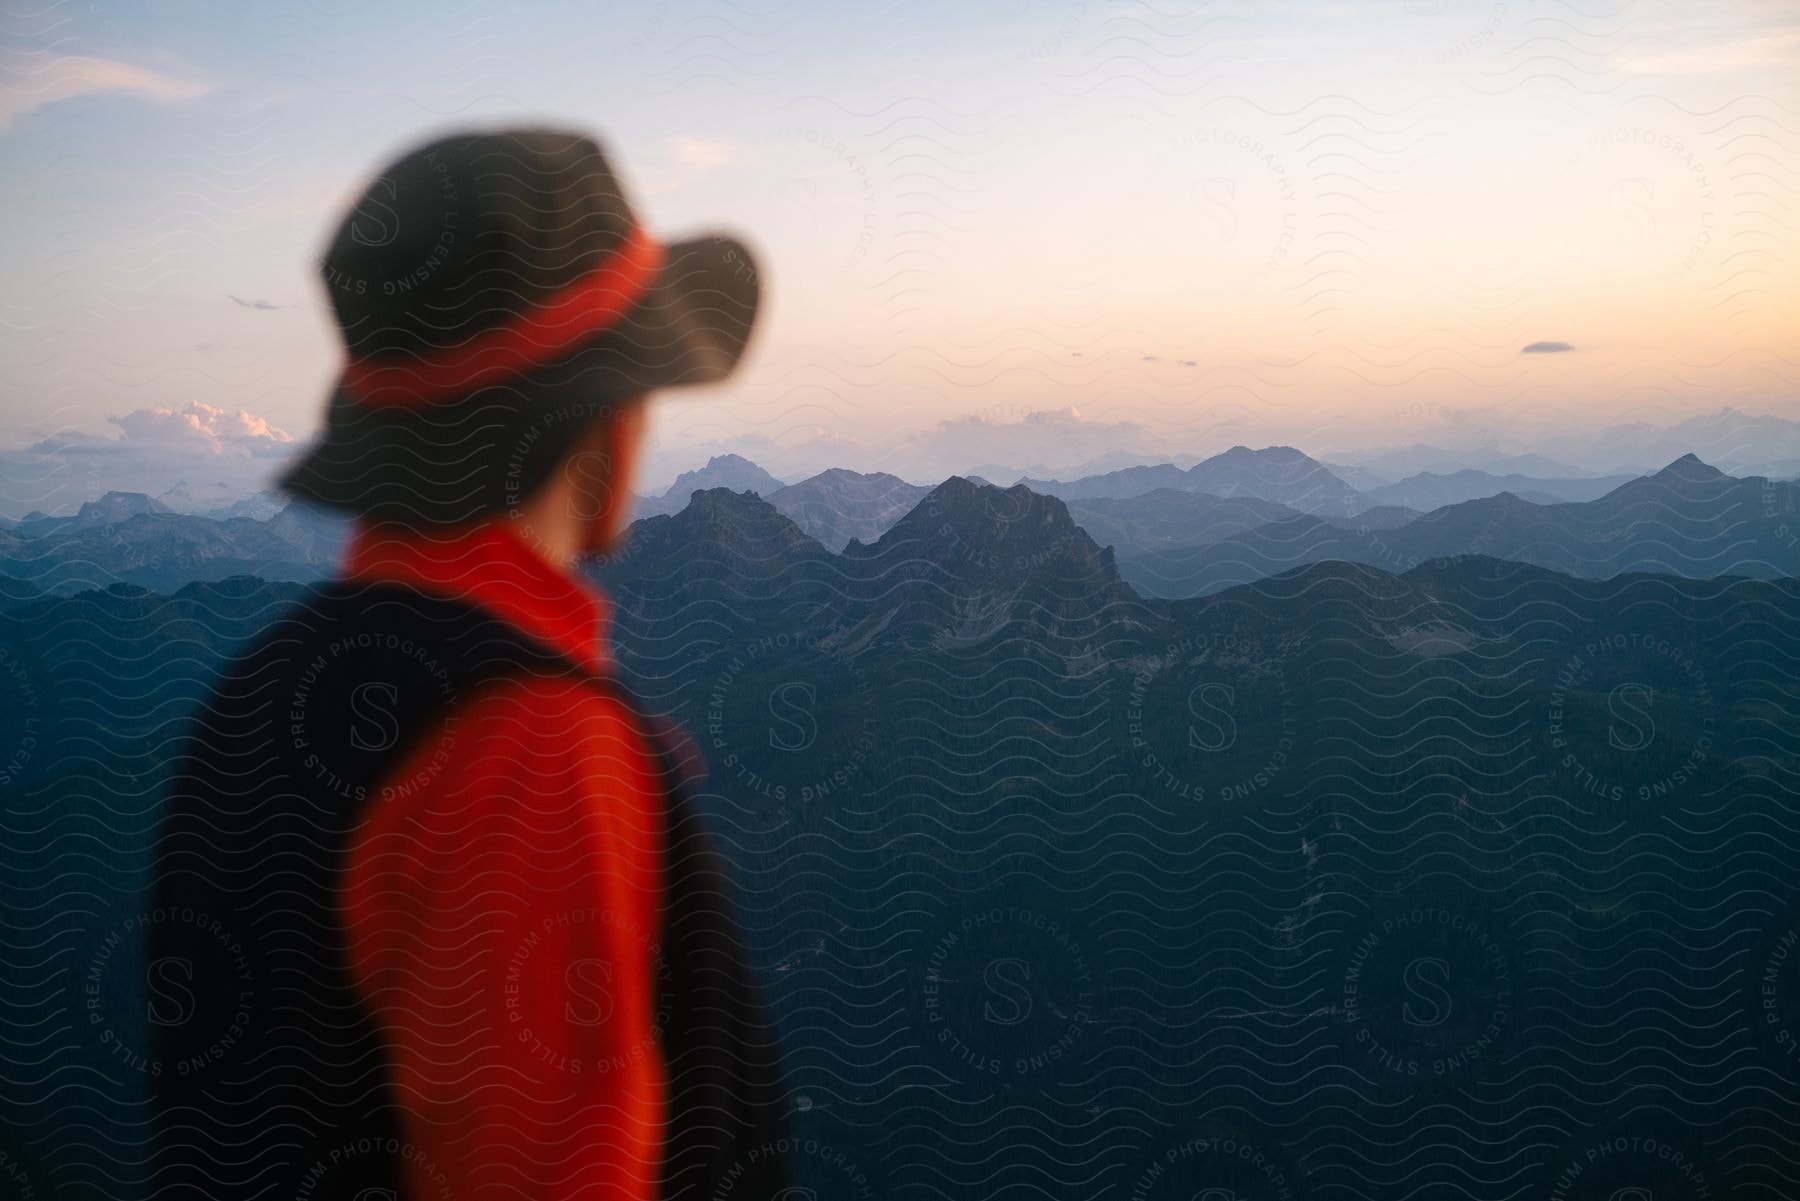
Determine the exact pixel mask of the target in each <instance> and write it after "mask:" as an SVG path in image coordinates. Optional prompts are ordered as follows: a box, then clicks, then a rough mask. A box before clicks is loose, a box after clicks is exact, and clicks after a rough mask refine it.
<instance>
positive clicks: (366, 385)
mask: <svg viewBox="0 0 1800 1201" xmlns="http://www.w3.org/2000/svg"><path fill="white" fill-rule="evenodd" d="M322 271H323V275H324V279H325V283H326V287H327V290H328V292H329V295H330V297H331V301H332V305H333V308H334V311H335V314H336V317H337V320H338V324H339V326H340V327H341V330H342V333H343V338H344V342H345V347H346V350H347V362H346V365H345V368H344V371H343V374H342V377H341V379H340V381H339V383H338V386H337V388H336V390H335V393H334V395H333V396H332V398H331V401H330V406H329V410H328V413H327V420H326V430H325V433H324V435H323V438H322V439H321V441H320V443H319V445H318V446H317V447H316V448H315V449H314V450H313V451H312V452H311V454H310V455H309V456H308V457H307V458H305V459H304V460H303V461H302V462H301V463H300V464H299V465H298V466H297V467H295V468H294V469H293V471H292V472H291V473H290V474H289V475H288V477H287V479H286V480H285V484H286V486H287V487H288V488H289V489H290V490H292V491H294V492H296V493H298V494H299V495H300V496H302V497H306V498H309V499H311V500H312V501H315V502H317V503H319V504H323V505H327V506H331V507H334V508H337V509H340V510H343V511H346V512H348V513H351V514H354V515H355V516H356V517H357V518H358V524H357V528H356V532H355V535H354V537H353V540H352V543H351V546H350V549H349V552H348V557H347V562H346V565H345V570H344V573H343V578H342V579H341V580H339V581H338V582H337V583H335V584H333V585H331V586H330V587H328V588H326V589H325V590H323V591H322V592H321V593H320V594H319V595H318V596H317V597H316V598H315V599H313V600H311V601H309V602H307V603H306V604H303V605H301V606H299V607H298V608H297V609H296V610H295V611H293V612H290V613H288V614H286V615H284V616H283V617H281V618H280V619H279V620H278V621H276V622H275V623H274V625H273V626H272V628H271V629H270V631H269V632H268V633H267V634H266V635H265V636H263V637H262V638H260V639H259V640H258V642H257V645H256V646H255V647H254V648H252V649H251V650H249V651H248V652H247V653H246V654H245V655H243V656H242V657H241V658H240V659H239V660H237V661H236V663H235V664H233V665H232V666H231V667H229V668H227V669H226V670H225V671H224V672H223V673H222V676H221V679H220V681H219V682H218V683H217V685H216V686H215V688H214V691H213V693H212V695H211V696H210V697H209V699H208V700H207V702H206V704H205V705H204V706H203V708H202V709H201V711H200V714H199V717H198V720H197V721H196V723H195V726H194V732H193V735H192V738H191V741H190V743H189V745H188V748H187V750H186V753H185V755H184V758H183V761H182V763H181V765H180V766H179V769H178V770H177V772H176V773H175V777H174V784H173V787H172V790H171V794H170V798H169V802H168V809H167V812H166V814H165V816H164V818H163V822H162V825H161V827H160V829H159V831H158V841H157V847H156V855H155V863H154V869H153V870H154V899H153V905H152V908H151V911H150V912H149V913H148V914H147V915H146V922H147V924H148V926H149V929H150V968H149V970H150V979H151V981H152V994H153V999H152V1001H151V1005H150V1012H149V1015H148V1016H149V1020H150V1023H151V1031H152V1042H151V1047H152V1052H153V1053H152V1055H151V1056H150V1062H149V1065H148V1068H147V1070H148V1071H149V1072H150V1075H151V1078H152V1096H153V1101H154V1106H155V1108H154V1121H155V1159H154V1167H155V1177H154V1178H153V1180H152V1186H153V1188H154V1189H155V1190H156V1191H157V1192H158V1194H159V1195H168V1196H172V1197H174V1196H210V1197H221V1198H234V1199H235V1198H242V1197H251V1196H269V1197H277V1198H303V1199H304V1198H327V1197H342V1198H356V1199H360V1201H373V1199H376V1198H383V1197H404V1198H409V1199H415V1201H416V1199H423V1198H450V1197H455V1198H470V1197H528V1198H534V1199H554V1198H573V1197H593V1198H620V1199H627V1198H629V1199H634V1201H635V1199H640V1198H662V1197H694V1198H712V1197H715V1196H727V1195H728V1196H731V1197H734V1198H767V1197H773V1196H775V1195H777V1194H779V1193H780V1192H781V1191H782V1190H783V1189H784V1188H785V1187H786V1185H785V1181H786V1170H785V1167H784V1165H783V1162H782V1156H781V1155H780V1154H779V1148H780V1147H781V1145H782V1144H781V1141H780V1134H779V1131H778V1129H777V1126H778V1121H777V1110H776V1107H777V1105H778V1082H777V1077H776V1071H775V1064H776V1059H775V1054H774V1050H773V1045H774V1044H773V1040H772V1037H771V1031H770V1028H769V1025H768V1022H767V1019H766V1017H765V1016H764V1014H763V1011H762V1009H761V1007H760V1005H759V1003H758V1001H757V997H756V992H755V989H754V987H753V985H752V981H751V977H750V973H749V971H748V970H747V968H746V966H745V962H744V956H743V953H742V951H741V949H740V938H739V934H738V928H737V925H736V922H735V919H734V917H733V915H732V912H731V907H730V904H729V901H728V899H727V898H728V889H727V886H726V882H725V880H724V877H723V874H722V872H721V865H720V861H719V859H718V857H717V855H716V853H715V852H714V851H713V849H712V848H711V846H710V844H709V843H708V841H707V839H706V838H705V836H704V834H703V833H702V831H701V830H700V829H699V828H698V826H697V824H696V819H695V816H694V814H693V812H692V809H691V806H690V803H689V801H688V800H687V798H686V796H685V795H684V775H685V773H687V772H688V771H690V770H691V769H692V767H693V763H692V761H691V756H690V755H688V754H686V753H685V752H684V751H683V750H682V747H683V746H684V745H685V744H684V743H683V742H682V741H681V740H680V739H679V738H678V737H676V736H675V735H674V734H673V733H672V732H671V731H667V730H659V729H657V728H656V726H655V723H654V722H653V721H652V720H650V719H649V718H647V717H646V716H645V715H643V714H641V713H640V712H638V711H637V710H636V708H635V707H634V706H633V705H632V703H631V702H630V700H629V699H628V698H627V697H626V695H625V694H624V693H623V692H622V691H621V690H620V688H619V687H618V685H617V684H615V683H614V682H613V681H612V679H611V677H610V674H609V670H608V663H607V652H606V645H605V641H604V628H605V621H606V617H607V603H606V601H605V599H604V598H603V597H601V596H600V595H599V594H598V593H597V592H596V591H595V589H593V588H592V587H591V586H590V585H588V584H587V583H586V582H584V581H583V580H582V579H581V578H580V577H579V576H578V575H577V574H575V570H574V565H575V563H576V561H577V559H578V558H579V557H580V556H581V555H583V554H585V553H587V552H590V551H594V550H598V549H600V548H602V547H604V546H605V545H607V544H608V543H610V542H611V541H612V540H613V539H614V538H615V537H616V536H617V534H618V533H619V531H620V529H621V527H622V525H623V524H624V522H625V520H626V515H627V511H628V501H629V498H630V478H631V470H632V465H633V462H634V459H635V457H636V454H637V450H638V444H639V440H640V438H641V436H642V430H643V410H644V406H645V404H646V403H647V397H648V395H649V394H650V393H651V392H653V391H655V390H657V389H662V388H670V387H680V386H688V385H695V384H706V383H712V382H716V381H718V380H721V379H723V378H725V377H726V376H727V375H728V374H730V372H731V371H732V370H733V368H734V367H735V366H736V364H737V362H738V360H739V358H740V357H741V355H742V353H743V350H744V346H745V343H746V342H747V340H748V338H749V335H750V331H751V327H752V325H753V323H754V318H755V313H756V308H757V299H758V294H759V285H758V280H757V273H756V268H755V265H754V263H753V261H752V259H751V257H750V255H749V252H748V251H747V250H746V249H745V248H744V247H743V246H742V245H741V244H740V243H738V242H737V241H735V240H733V239H731V238H728V237H724V236H720V235H714V236H709V237H703V238H698V239H694V240H691V241H685V242H675V243H671V244H668V245H663V244H660V243H659V242H658V241H656V240H655V239H654V238H653V237H651V235H650V234H649V233H648V232H647V231H646V230H645V229H644V227H643V226H642V225H641V224H640V223H639V222H638V220H637V217H636V216H635V214H634V213H633V211H632V207H631V205H630V203H629V202H628V200H627V199H626V197H625V196H624V194H623V193H622V191H621V189H620V186H619V184H618V183H617V182H616V180H615V179H614V177H613V175H612V172H611V170H610V169H609V167H608V165H607V162H606V159H605V157H604V156H603V154H602V153H601V151H600V149H599V148H598V147H597V146H596V145H595V144H594V143H593V142H592V141H590V140H589V139H587V138H585V137H582V136H580V135H577V134H572V133H566V132H561V131H556V130H545V129H528V130H514V131H505V132H497V133H482V134H472V135H460V136H455V137H449V138H444V139H441V140H439V141H436V142H433V143H432V144H430V145H427V146H423V147H420V148H419V149H417V150H414V151H412V152H411V153H409V154H406V155H404V156H402V157H401V158H400V159H399V160H398V161H396V162H395V163H393V164H392V165H391V166H390V167H389V168H388V169H387V170H386V171H385V172H383V173H382V174H381V175H380V176H379V177H378V178H377V179H376V180H375V181H374V182H373V183H371V184H370V185H369V187H368V189H367V190H366V192H365V193H364V194H363V196H362V197H361V199H360V200H358V201H357V203H356V205H355V206H354V207H353V208H352V209H351V211H350V212H349V214H348V215H347V216H346V217H345V219H344V221H343V223H342V225H341V226H340V228H339V229H338V231H337V233H336V235H335V237H334V238H333V240H332V242H331V244H330V247H329V249H328V251H327V253H326V255H325V257H324V261H323V263H322ZM159 981H161V982H163V985H164V986H162V987H159V985H158V982H159Z"/></svg>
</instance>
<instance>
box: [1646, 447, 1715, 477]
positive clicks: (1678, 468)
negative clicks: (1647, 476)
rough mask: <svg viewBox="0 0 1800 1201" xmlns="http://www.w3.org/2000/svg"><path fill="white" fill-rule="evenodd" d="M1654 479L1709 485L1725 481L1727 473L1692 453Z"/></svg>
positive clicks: (1660, 472)
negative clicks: (1713, 482) (1715, 481)
mask: <svg viewBox="0 0 1800 1201" xmlns="http://www.w3.org/2000/svg"><path fill="white" fill-rule="evenodd" d="M1652 478H1653V479H1659V480H1671V479H1673V480H1680V481H1681V482H1682V483H1686V484H1707V483H1711V482H1712V481H1714V480H1722V479H1725V478H1726V476H1725V473H1724V472H1723V471H1720V470H1719V469H1718V468H1717V467H1714V466H1712V465H1711V464H1709V463H1706V462H1703V461H1702V460H1701V458H1700V456H1699V455H1697V454H1694V453H1693V452H1692V451H1690V452H1688V453H1687V454H1685V455H1682V456H1681V457H1680V458H1679V459H1676V460H1675V461H1674V462H1673V463H1670V464H1669V465H1668V466H1667V467H1665V468H1663V469H1662V470H1661V471H1659V472H1657V473H1656V475H1655V476H1653V477H1652Z"/></svg>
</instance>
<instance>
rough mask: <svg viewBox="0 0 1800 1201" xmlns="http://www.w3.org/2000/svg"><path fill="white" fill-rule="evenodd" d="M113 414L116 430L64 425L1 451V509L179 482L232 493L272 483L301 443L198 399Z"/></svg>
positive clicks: (209, 492)
mask: <svg viewBox="0 0 1800 1201" xmlns="http://www.w3.org/2000/svg"><path fill="white" fill-rule="evenodd" d="M108 420H109V421H110V423H111V424H112V425H113V426H114V427H116V428H117V429H118V431H119V435H118V436H117V437H111V438H109V437H105V436H103V435H101V434H93V433H87V432H84V431H80V430H64V431H60V432H57V433H54V434H51V435H49V436H47V437H42V438H39V439H38V440H37V441H36V442H34V443H32V444H31V445H29V446H25V447H21V448H18V449H15V450H0V480H4V481H5V484H4V485H0V512H8V513H11V514H13V515H15V516H16V515H18V514H21V513H25V512H28V511H30V510H32V509H42V510H43V511H44V512H46V513H62V512H71V513H72V512H74V511H75V509H77V508H78V507H80V505H81V503H82V502H83V501H86V500H93V499H94V498H95V497H96V496H98V495H100V493H101V492H104V491H107V490H108V489H117V490H119V491H122V492H147V493H149V494H150V495H151V496H158V495H161V494H162V493H164V492H166V491H168V490H169V489H170V488H171V487H174V486H175V485H177V484H186V485H187V487H188V490H189V491H190V492H193V493H195V494H196V495H205V496H209V497H223V498H224V499H225V500H230V499H233V498H235V497H240V496H249V495H250V494H251V493H253V492H257V491H260V490H262V489H264V488H268V487H271V486H272V485H273V483H274V476H275V475H276V474H277V473H278V472H279V471H280V469H281V466H282V462H283V461H284V460H286V459H287V458H289V457H290V456H291V455H293V454H294V453H296V452H297V451H298V450H299V449H300V446H299V444H298V443H296V442H295V441H294V439H293V437H292V436H291V435H290V434H289V433H288V432H287V431H286V430H284V429H280V428H278V427H276V426H273V425H270V424H269V423H268V422H267V421H266V420H264V419H263V418H261V417H258V416H256V415H255V414H253V413H247V412H245V411H244V410H242V409H239V410H238V411H236V412H235V413H233V412H227V411H226V410H224V409H220V408H215V407H213V406H212V405H208V404H199V403H195V404H190V405H188V406H187V407H186V408H182V409H174V408H147V409H134V410H132V411H131V412H129V413H121V414H119V415H118V416H115V417H112V418H109V419H108ZM221 503H223V502H221Z"/></svg>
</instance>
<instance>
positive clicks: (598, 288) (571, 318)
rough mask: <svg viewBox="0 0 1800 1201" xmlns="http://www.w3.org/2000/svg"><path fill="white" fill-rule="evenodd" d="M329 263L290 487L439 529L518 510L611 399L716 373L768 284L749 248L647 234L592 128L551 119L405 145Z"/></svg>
mask: <svg viewBox="0 0 1800 1201" xmlns="http://www.w3.org/2000/svg"><path fill="white" fill-rule="evenodd" d="M321 270H322V273H323V275H324V279H325V286H326V289H327V291H328V292H329V294H330V296H331V302H332V308H333V310H334V311H335V313H336V316H337V321H338V326H339V328H340V330H341V331H342V335H343V339H344V348H345V351H346V353H347V362H346V365H345V368H344V371H343V374H342V375H341V376H340V377H339V379H338V383H337V386H336V388H335V390H334V392H333V394H332V396H331V400H330V404H329V406H328V408H327V411H326V418H325V430H324V433H323V435H322V436H321V437H320V440H319V442H318V443H317V444H316V445H315V446H314V447H313V448H312V449H311V450H310V452H309V453H308V454H307V455H306V456H305V457H304V458H302V459H301V460H300V462H299V463H297V464H296V465H295V466H294V467H293V468H292V469H291V470H290V471H289V472H288V473H287V474H286V476H284V477H283V479H282V486H283V487H285V488H287V489H288V490H289V491H291V492H294V493H296V494H298V495H300V496H302V497H305V498H308V499H310V500H313V501H316V502H318V503H320V504H324V505H328V506H331V507H333V508H338V509H346V510H349V511H351V512H353V513H356V514H358V515H360V516H363V517H365V518H368V519H371V520H374V521H382V522H399V523H419V524H433V525H442V524H454V523H457V522H462V521H470V520H474V519H476V518H478V517H483V516H486V515H489V514H492V513H496V512H503V511H505V510H506V509H507V508H509V507H511V506H515V505H517V504H518V503H519V501H520V500H521V499H522V498H523V497H524V496H527V495H529V494H530V493H531V492H532V491H533V490H534V489H535V488H536V487H537V486H538V485H539V484H540V483H542V482H543V480H544V479H545V478H546V477H547V476H548V475H549V473H550V472H551V471H552V470H554V469H555V467H556V465H557V464H558V463H559V462H561V461H562V458H563V454H564V452H565V451H566V450H567V448H568V447H569V445H570V444H571V443H572V442H574V441H575V440H576V439H577V438H579V437H580V435H581V434H582V432H583V431H584V430H586V429H587V428H588V426H589V425H590V424H591V423H592V422H593V421H595V420H597V419H599V418H600V417H602V416H603V415H605V414H607V413H609V412H611V411H613V410H614V409H616V408H617V407H619V406H620V405H624V404H631V403H636V402H637V399H638V398H639V397H641V396H642V395H643V394H644V393H646V392H649V391H652V390H655V389H660V388H679V387H685V386H688V385H694V384H710V383H716V382H718V381H719V380H722V379H724V378H726V377H727V376H728V375H730V374H731V372H732V370H733V369H734V368H735V367H736V366H737V364H738V361H739V359H740V358H741V357H742V356H743V353H744V346H745V344H746V343H747V342H748V340H749V337H750V331H751V328H752V327H753V326H754V324H755V320H756V310H757V302H758V298H759V295H760V285H759V281H758V272H757V267H756V263H755V261H754V259H753V258H752V257H751V255H750V251H749V250H748V249H747V248H746V247H745V246H744V244H743V243H742V242H740V241H738V240H737V239H735V238H732V237H729V236H726V235H724V234H709V235H703V236H701V237H696V238H690V239H687V240H683V241H675V242H670V243H667V244H664V243H660V242H658V241H657V240H656V239H655V238H654V237H652V236H651V235H650V234H649V233H648V232H647V231H646V230H645V229H644V227H643V225H642V224H640V222H639V221H638V218H637V216H636V214H635V213H634V212H633V210H632V206H631V203H630V201H629V199H628V198H627V197H626V195H625V193H624V190H623V188H622V187H621V185H620V184H619V182H618V180H617V179H616V177H615V176H614V175H613V173H612V169H611V168H610V167H609V166H608V165H607V161H606V156H605V154H604V153H603V152H602V151H601V149H600V147H599V146H598V145H597V144H596V143H595V142H594V141H593V139H591V138H589V137H587V136H585V135H582V134H579V133H573V132H569V131H564V130H554V129H517V130H504V131H498V132H491V133H470V134H460V135H456V136H452V137H446V138H442V139H440V140H438V141H435V142H432V143H430V144H429V145H425V146H421V147H419V148H418V149H416V150H414V151H412V152H410V153H408V154H405V155H403V156H402V157H401V158H399V159H398V160H397V161H395V162H394V163H393V164H392V165H391V166H389V167H388V168H387V169H386V170H385V171H383V172H382V173H381V174H380V175H379V176H378V177H377V178H376V179H375V180H374V181H373V182H372V183H370V184H369V186H368V188H367V190H366V191H364V193H363V194H362V197H361V198H360V199H359V200H358V201H357V202H356V204H355V205H353V206H352V207H351V209H350V211H349V213H348V214H346V215H345V217H344V220H343V223H342V224H341V225H340V226H339V227H338V230H337V232H336V234H335V235H334V236H333V237H332V239H331V244H330V247H329V248H328V249H327V251H326V253H325V256H324V260H323V262H322V263H321Z"/></svg>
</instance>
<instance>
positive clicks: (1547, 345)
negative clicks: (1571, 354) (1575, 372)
mask: <svg viewBox="0 0 1800 1201" xmlns="http://www.w3.org/2000/svg"><path fill="white" fill-rule="evenodd" d="M1574 349H1575V348H1574V347H1573V346H1571V345H1570V344H1569V343H1567V342H1527V343H1526V344H1525V345H1524V346H1522V347H1520V348H1519V353H1520V354H1565V353H1567V352H1568V351H1571V350H1574Z"/></svg>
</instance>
